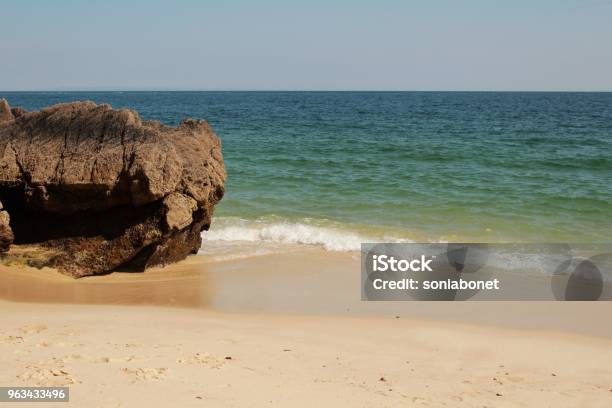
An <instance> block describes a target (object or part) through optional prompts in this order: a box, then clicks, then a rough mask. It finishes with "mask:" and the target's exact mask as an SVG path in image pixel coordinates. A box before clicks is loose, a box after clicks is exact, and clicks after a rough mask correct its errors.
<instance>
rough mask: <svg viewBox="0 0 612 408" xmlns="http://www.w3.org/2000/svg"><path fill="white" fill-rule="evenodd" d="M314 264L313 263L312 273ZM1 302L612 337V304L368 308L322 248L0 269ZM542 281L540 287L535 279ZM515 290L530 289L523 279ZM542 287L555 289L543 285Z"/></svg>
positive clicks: (344, 268)
mask: <svg viewBox="0 0 612 408" xmlns="http://www.w3.org/2000/svg"><path fill="white" fill-rule="evenodd" d="M313 265H314V266H313ZM0 273H2V274H3V281H2V283H1V284H0V299H3V300H5V301H12V302H21V303H38V304H41V305H45V304H65V305H68V304H76V305H89V304H96V305H130V306H159V307H173V308H180V309H181V310H184V309H195V310H205V311H212V312H215V313H228V314H236V313H238V314H255V315H302V316H336V317H345V316H351V317H357V318H359V317H376V316H378V317H393V318H395V317H396V316H397V317H399V318H411V319H417V320H430V321H439V322H440V323H441V324H445V323H447V322H454V323H457V322H459V323H466V324H476V325H484V326H490V327H501V328H513V329H524V330H536V329H541V330H549V331H559V332H573V333H578V334H585V335H593V336H600V337H606V338H612V327H610V325H605V324H602V323H603V322H605V321H606V319H607V318H608V316H609V314H610V312H612V302H605V301H600V302H554V301H486V303H483V302H485V301H478V300H470V301H457V302H445V301H397V302H391V301H384V302H383V301H370V302H366V301H361V298H360V285H361V278H360V255H359V253H355V252H328V251H325V250H323V249H321V248H317V247H302V248H294V249H293V250H291V251H289V252H284V253H272V254H264V255H259V256H253V257H248V258H239V259H231V260H223V261H214V260H210V258H208V257H206V256H203V255H195V256H191V257H188V258H187V259H186V260H184V261H181V262H179V263H177V264H173V265H169V266H166V267H163V268H152V269H150V270H147V271H146V272H114V273H112V274H108V275H101V276H92V277H85V278H81V279H77V280H75V279H73V278H71V277H68V276H65V275H62V274H60V273H58V272H57V271H55V270H53V269H50V268H43V269H34V268H29V267H19V268H15V267H7V266H4V265H0ZM535 282H536V283H538V281H537V280H536V281H535ZM515 284H516V285H517V288H520V290H524V291H529V290H530V289H533V288H532V287H531V286H533V281H531V282H529V284H525V283H524V282H522V280H521V279H520V278H518V279H516V280H515ZM541 284H542V285H544V284H548V283H547V281H546V280H544V279H542V280H541Z"/></svg>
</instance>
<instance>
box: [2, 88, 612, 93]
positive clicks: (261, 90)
mask: <svg viewBox="0 0 612 408" xmlns="http://www.w3.org/2000/svg"><path fill="white" fill-rule="evenodd" d="M2 92H6V93H9V92H22V93H27V92H364V93H365V92H381V93H382V92H389V93H391V92H415V93H416V92H423V93H426V92H430V93H433V92H448V93H451V92H457V93H458V92H471V93H504V92H505V93H612V90H495V89H480V90H474V89H446V90H442V89H437V90H436V89H426V90H423V89H421V90H418V89H395V90H394V89H223V88H220V89H214V88H212V89H180V88H179V89H172V88H158V89H155V88H133V89H130V88H126V89H120V88H72V89H71V88H68V89H27V90H17V89H13V90H0V93H2Z"/></svg>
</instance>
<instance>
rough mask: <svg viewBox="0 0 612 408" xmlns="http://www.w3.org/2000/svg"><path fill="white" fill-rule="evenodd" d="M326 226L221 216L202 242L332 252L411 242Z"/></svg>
mask: <svg viewBox="0 0 612 408" xmlns="http://www.w3.org/2000/svg"><path fill="white" fill-rule="evenodd" d="M323 223H324V221H320V220H318V221H317V220H309V219H306V220H303V221H300V222H294V221H286V220H275V219H271V220H270V219H258V220H245V219H240V218H234V217H220V218H217V219H215V221H214V222H213V225H212V226H211V228H210V230H209V231H207V232H205V233H203V234H202V240H203V241H208V242H215V241H228V242H236V241H243V242H262V243H273V244H300V245H317V246H322V247H323V248H325V249H326V250H328V251H359V250H360V249H361V243H362V242H378V241H385V242H409V241H408V240H404V239H398V238H395V237H376V236H374V235H371V236H369V235H366V234H362V233H358V232H355V231H352V230H350V229H347V228H343V227H342V226H341V225H339V224H337V223H331V222H329V223H328V224H329V225H321V224H323Z"/></svg>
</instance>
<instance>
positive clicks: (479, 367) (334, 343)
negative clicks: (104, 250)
mask: <svg viewBox="0 0 612 408" xmlns="http://www.w3.org/2000/svg"><path fill="white" fill-rule="evenodd" d="M307 259H308V260H310V262H305V260H307ZM315 261H316V262H315ZM358 263H359V260H358V257H357V255H356V254H355V253H348V252H347V253H329V252H325V251H322V250H320V249H317V248H305V249H301V250H298V249H296V250H295V251H293V252H288V253H283V254H272V255H265V256H260V257H252V258H245V259H236V260H228V261H214V262H211V261H210V260H207V258H206V257H203V256H199V257H197V256H196V257H190V258H188V259H187V260H186V261H184V262H181V263H179V264H177V265H174V266H170V267H167V268H160V269H153V270H150V271H147V272H145V273H144V274H134V273H115V274H110V275H105V276H98V277H92V278H84V279H80V280H73V279H72V278H68V277H65V276H62V275H60V274H58V273H56V272H55V271H53V270H50V269H43V270H37V269H29V268H15V267H12V268H7V267H2V268H1V272H2V273H3V275H4V277H5V278H4V279H3V283H2V285H0V288H1V292H0V296H1V297H2V298H3V299H5V300H3V301H2V302H1V303H0V307H1V308H2V312H3V313H2V315H3V318H2V322H3V324H2V332H1V333H0V349H1V353H2V356H3V364H2V366H1V367H0V383H2V384H3V385H16V386H25V385H29V386H45V385H47V386H48V385H67V386H69V387H70V392H71V402H70V403H69V404H68V405H69V406H75V407H85V406H87V407H119V406H123V407H131V406H151V407H165V406H172V405H173V406H181V407H191V406H194V407H197V406H220V407H233V406H312V405H313V404H316V405H318V406H330V407H331V406H355V407H365V406H373V407H374V406H376V407H379V406H431V407H442V406H466V407H483V406H488V407H519V406H527V407H532V406H554V407H576V406H589V407H607V406H610V404H611V403H612V382H611V381H610V379H611V378H612V368H611V366H610V364H609V363H610V362H612V332H611V329H610V327H609V326H610V325H608V324H606V322H607V320H608V316H609V314H610V311H611V309H610V307H611V306H610V304H609V302H590V303H586V302H585V303H578V302H557V303H554V302H486V303H484V302H454V303H447V302H437V303H433V302H361V301H360V300H359V280H358V269H356V267H357V266H358ZM56 405H57V404H56ZM37 406H44V404H39V405H37ZM52 406H53V405H52Z"/></svg>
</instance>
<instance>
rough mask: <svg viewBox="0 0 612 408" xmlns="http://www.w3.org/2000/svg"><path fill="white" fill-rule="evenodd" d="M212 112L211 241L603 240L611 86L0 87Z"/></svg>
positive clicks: (608, 212)
mask: <svg viewBox="0 0 612 408" xmlns="http://www.w3.org/2000/svg"><path fill="white" fill-rule="evenodd" d="M0 97H5V98H7V99H8V100H9V102H10V103H11V105H13V106H23V107H25V108H26V109H28V110H33V109H39V108H41V107H43V106H46V105H49V104H53V103H58V102H66V101H74V100H85V99H89V100H94V101H96V102H104V103H110V104H111V105H113V107H117V108H119V107H127V108H131V109H135V110H137V111H139V112H140V114H141V116H142V117H143V118H145V119H156V120H160V121H161V122H163V123H166V124H170V125H175V124H177V123H178V122H179V121H180V120H181V118H183V117H185V116H191V117H196V118H205V119H207V120H209V122H210V123H211V124H212V126H213V128H214V129H215V131H216V132H217V134H218V135H219V136H220V138H221V139H222V142H223V153H224V156H225V161H226V166H227V170H228V177H229V178H228V183H227V194H226V197H225V198H224V199H223V201H222V203H221V204H220V205H219V206H218V208H217V211H216V217H215V219H214V221H213V226H212V231H211V232H210V233H209V234H208V238H209V239H211V240H234V239H242V240H248V241H253V242H257V241H258V240H268V241H279V242H296V243H312V244H322V245H325V246H326V247H327V248H329V249H347V248H353V247H355V246H356V245H358V243H359V242H361V241H362V240H370V239H386V240H402V239H405V240H417V241H464V240H469V241H534V242H535V241H538V242H560V241H570V242H578V241H583V242H584V241H606V242H607V241H610V231H612V93H494V92H493V93H461V92H449V93H445V92H381V93H377V92H365V93H363V92H52V93H46V92H35V93H10V92H5V93H2V92H0Z"/></svg>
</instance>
